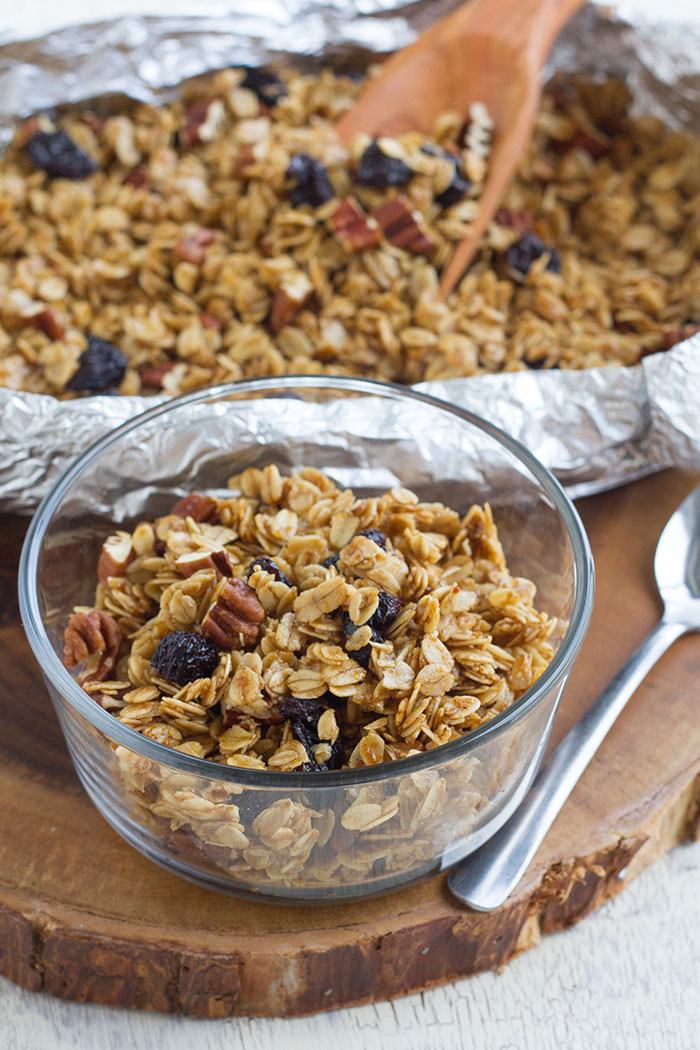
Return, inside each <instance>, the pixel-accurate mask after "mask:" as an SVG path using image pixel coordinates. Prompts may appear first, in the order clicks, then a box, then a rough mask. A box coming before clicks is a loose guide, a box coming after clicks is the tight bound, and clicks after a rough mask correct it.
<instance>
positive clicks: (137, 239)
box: [0, 69, 700, 398]
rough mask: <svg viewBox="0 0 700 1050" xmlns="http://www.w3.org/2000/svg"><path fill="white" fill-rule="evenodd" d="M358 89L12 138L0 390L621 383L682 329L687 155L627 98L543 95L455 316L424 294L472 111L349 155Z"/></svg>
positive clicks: (482, 159) (466, 165)
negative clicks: (371, 381) (254, 383)
mask: <svg viewBox="0 0 700 1050" xmlns="http://www.w3.org/2000/svg"><path fill="white" fill-rule="evenodd" d="M360 88H361V83H360V81H357V80H355V79H352V78H350V77H347V76H342V75H335V74H333V73H331V72H329V71H328V70H324V71H322V72H320V73H318V74H312V75H302V74H300V73H295V72H290V73H286V74H284V75H283V77H282V78H281V79H280V78H279V77H277V76H276V75H275V74H274V73H272V72H269V71H265V70H240V69H237V70H226V71H224V72H222V73H218V74H216V75H214V76H211V77H208V78H202V79H199V80H197V81H196V82H193V83H192V84H189V85H187V87H186V89H185V90H184V93H183V97H182V99H181V100H180V101H178V102H173V103H170V104H167V105H164V106H160V107H157V108H154V107H150V106H146V105H137V106H135V107H134V108H133V109H132V110H130V111H129V112H128V113H127V112H125V113H119V114H116V115H112V116H109V117H107V118H106V119H105V118H103V117H101V116H98V115H97V114H96V113H94V112H92V111H84V112H80V111H78V112H73V113H72V114H68V115H65V116H64V117H63V118H61V120H60V121H59V124H60V127H59V128H58V129H57V128H56V127H55V125H54V124H53V123H52V122H50V121H49V120H48V118H46V117H43V116H40V117H38V118H33V120H31V121H29V122H28V123H27V124H25V125H24V126H23V127H22V128H20V129H19V130H18V133H17V136H16V138H15V141H14V143H13V145H12V146H11V147H10V148H9V150H8V151H7V153H6V155H5V157H4V158H3V159H2V160H1V161H0V385H4V386H8V387H12V388H16V389H22V390H28V391H34V392H39V393H50V394H53V395H56V396H57V397H60V398H66V397H76V396H81V395H83V394H85V393H89V392H98V391H102V390H116V391H118V392H119V393H121V394H126V395H129V394H139V393H146V394H149V393H156V392H162V393H165V394H166V395H176V394H179V393H182V392H185V391H189V390H193V389H197V388H201V387H205V386H208V385H210V384H212V383H219V382H224V381H227V380H235V379H240V378H248V377H251V376H261V375H282V374H298V373H307V374H308V373H323V372H326V373H331V374H351V375H363V376H370V377H374V378H378V379H387V380H396V381H399V382H405V383H415V382H420V381H423V380H434V379H448V378H453V377H460V376H469V375H476V374H481V373H484V372H494V371H501V370H508V371H510V370H520V369H524V368H542V367H544V368H586V367H592V366H598V365H605V364H618V365H629V364H633V363H635V362H636V361H638V360H639V359H640V357H641V356H643V355H644V354H646V353H649V352H653V351H656V350H664V349H668V348H669V347H670V346H672V345H673V344H674V343H675V342H677V341H679V340H680V339H682V338H684V337H685V336H687V335H689V334H692V332H693V331H695V330H697V327H698V324H699V323H700V259H699V255H700V238H699V236H698V230H699V227H698V218H697V216H698V195H699V194H700V174H699V172H700V140H699V139H698V138H696V137H694V136H693V135H691V134H689V133H687V132H678V131H672V130H670V129H668V128H666V127H664V126H663V124H662V123H661V122H660V121H658V120H657V119H655V118H651V117H631V116H630V115H629V112H628V108H629V101H630V99H629V94H628V92H627V89H626V88H625V86H624V84H623V83H622V82H620V81H618V80H609V81H606V82H603V83H598V84H593V83H590V82H586V81H584V80H580V79H563V78H561V77H559V78H556V79H555V80H554V81H553V82H552V83H551V84H550V85H549V87H548V89H547V91H546V92H545V95H544V97H543V100H542V104H541V108H540V111H539V115H538V118H537V123H536V127H535V131H534V134H533V137H532V141H531V143H530V146H529V149H528V151H527V154H526V155H525V157H524V158H523V161H522V163H521V165H520V169H519V172H518V175H517V177H516V178H515V179H514V181H513V182H512V184H511V186H510V188H509V190H508V192H507V194H506V197H505V199H504V201H503V206H502V208H501V210H500V212H499V213H498V215H497V217H496V221H495V222H494V223H493V224H492V225H491V226H490V228H489V230H488V233H487V235H486V237H485V239H484V242H483V244H482V247H481V250H480V252H479V253H478V255H477V257H476V259H475V260H474V262H473V264H472V266H471V267H470V269H469V271H468V273H467V275H466V277H465V278H464V280H463V281H462V283H461V285H460V286H459V288H458V289H457V290H456V291H455V292H454V293H453V294H452V296H451V297H450V298H449V300H448V301H447V302H443V301H442V300H441V299H440V297H439V295H438V280H439V274H440V271H441V268H442V267H443V265H444V264H445V262H446V260H447V259H448V258H449V256H450V253H451V251H452V247H453V245H454V243H455V242H456V241H458V240H459V239H460V238H461V237H462V236H463V235H464V234H465V232H466V231H467V230H468V227H469V223H470V221H471V219H472V217H473V215H474V213H475V209H476V208H477V207H478V195H479V192H480V187H481V185H482V183H483V179H484V177H485V173H486V167H487V163H488V153H489V138H490V121H489V118H488V114H486V113H485V112H484V110H483V107H478V106H477V107H475V108H474V109H473V110H472V112H471V115H470V117H469V119H468V120H467V122H466V125H465V123H464V122H463V120H462V118H461V117H459V116H458V115H457V114H445V115H443V116H442V117H441V118H440V119H439V120H438V121H437V123H436V126H435V128H434V133H433V135H432V137H431V140H430V141H426V139H425V137H424V136H420V135H416V134H413V135H407V136H402V137H401V138H400V139H399V140H391V139H382V140H379V142H374V143H373V142H370V141H369V140H363V139H361V138H360V139H358V141H357V142H355V143H354V144H353V146H352V148H351V149H350V150H348V149H346V148H345V147H344V146H342V145H341V144H340V143H339V142H338V141H337V139H336V137H335V134H334V130H333V128H334V123H335V121H336V119H337V117H338V116H339V114H340V113H342V112H343V111H344V110H345V109H346V108H347V107H348V106H349V105H350V104H351V103H352V101H353V99H354V98H355V97H356V95H357V93H358V91H359V90H360ZM66 139H67V141H66ZM32 142H33V143H34V145H33V146H32V145H31V143H32ZM71 144H72V145H71ZM36 163H39V164H43V166H44V168H45V169H47V170H41V168H37V167H36V166H35V165H36ZM95 164H97V165H98V166H99V170H97V171H96V172H93V171H92V168H93V167H94V165H95ZM61 165H63V167H61ZM66 165H67V167H66ZM51 173H54V174H53V175H52V174H51ZM56 173H58V174H56ZM61 173H63V176H64V177H60V174H61ZM65 176H68V177H65ZM107 347H111V350H108V349H106V348H107Z"/></svg>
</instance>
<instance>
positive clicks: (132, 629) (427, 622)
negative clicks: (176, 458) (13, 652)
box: [64, 465, 556, 771]
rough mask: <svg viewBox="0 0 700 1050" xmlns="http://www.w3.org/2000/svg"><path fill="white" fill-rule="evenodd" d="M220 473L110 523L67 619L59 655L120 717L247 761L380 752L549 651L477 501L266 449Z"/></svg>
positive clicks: (545, 620)
mask: <svg viewBox="0 0 700 1050" xmlns="http://www.w3.org/2000/svg"><path fill="white" fill-rule="evenodd" d="M229 487H230V488H232V490H233V491H232V494H231V496H230V498H214V497H210V496H203V495H200V494H192V495H190V496H187V497H185V498H184V499H183V500H180V501H178V503H176V504H175V506H174V508H173V510H172V512H171V513H170V514H168V515H166V516H164V517H161V518H158V519H157V520H156V521H154V522H140V523H139V524H138V525H137V526H136V528H135V529H134V530H133V531H131V532H129V531H126V530H120V531H118V532H117V533H115V534H114V535H112V536H109V537H107V538H106V539H105V541H104V544H103V549H102V553H101V555H100V558H99V563H98V580H99V582H98V584H97V589H96V596H95V604H94V608H85V607H80V608H78V609H76V610H75V611H74V613H73V616H72V617H71V619H70V622H69V625H68V628H67V630H66V650H65V657H64V659H65V662H66V664H67V666H69V667H74V666H78V667H81V669H80V671H79V673H78V681H79V682H80V683H81V684H82V685H83V687H84V688H85V689H86V691H87V692H88V693H90V694H91V695H92V696H93V697H94V698H95V700H96V701H97V702H98V703H100V704H102V706H104V707H105V708H106V709H107V710H109V711H111V713H112V714H113V715H114V716H115V717H116V718H118V719H119V720H120V721H122V722H123V723H124V724H125V725H128V726H130V727H131V728H132V729H135V730H136V731H138V732H140V733H143V734H145V735H146V736H149V737H150V738H151V739H153V740H157V741H158V742H160V743H164V744H166V745H167V746H170V747H173V748H175V749H176V750H179V751H184V752H185V753H187V754H189V755H194V756H197V757H199V758H206V759H208V760H209V761H212V762H218V763H222V764H225V765H229V766H241V767H244V768H247V769H251V768H252V769H261V770H263V769H270V770H278V771H293V770H299V771H301V770H307V771H308V770H326V769H340V768H354V767H360V766H373V765H376V764H378V763H380V762H391V761H395V760H397V759H401V758H405V757H407V756H410V755H413V754H419V753H420V752H422V751H426V750H431V749H433V748H436V747H438V746H440V745H441V744H444V743H447V742H449V741H451V740H456V739H458V738H459V737H460V736H461V735H463V734H464V733H468V732H469V731H470V730H471V729H473V728H474V727H476V726H479V725H482V724H483V723H485V722H488V721H489V720H490V719H492V718H494V717H495V716H496V715H498V714H500V713H501V712H502V711H504V710H505V709H506V708H507V707H509V706H510V705H511V704H512V703H513V702H514V701H515V700H517V699H518V697H520V696H521V695H522V694H523V693H524V692H525V690H527V689H528V688H529V687H530V686H531V685H532V684H533V682H535V681H536V680H537V678H538V677H539V676H540V674H541V673H542V672H543V671H544V669H545V668H546V667H547V665H548V663H549V662H550V660H551V658H552V656H553V652H554V649H553V645H552V640H551V636H552V632H553V630H554V629H555V627H556V620H554V619H552V618H551V617H549V616H548V615H547V614H546V613H544V612H539V611H538V610H537V609H536V608H535V605H534V599H535V586H534V584H533V583H531V582H530V581H529V580H526V579H520V578H514V577H513V576H512V575H511V574H510V573H509V572H508V568H507V565H506V562H505V558H504V554H503V550H502V548H501V545H500V542H499V539H498V534H497V529H496V526H495V523H494V520H493V516H492V513H491V510H490V508H489V506H488V504H486V505H485V506H484V507H480V506H476V505H475V506H472V507H471V508H470V509H469V510H468V511H467V513H466V514H465V515H463V516H460V515H459V514H458V513H457V512H456V511H455V510H452V509H450V508H449V507H446V506H444V505H443V504H441V503H422V502H420V501H419V500H418V497H417V496H416V495H415V494H414V493H412V492H410V491H409V490H407V489H404V488H394V489H391V490H390V491H389V492H386V493H384V494H383V495H381V496H377V497H371V498H359V497H357V496H355V494H354V493H353V491H352V490H351V489H342V488H339V487H338V486H336V484H335V483H334V482H333V481H332V480H331V479H330V478H329V477H327V476H326V475H324V474H322V473H320V472H319V471H318V470H315V469H310V468H305V469H302V470H300V471H299V472H297V473H295V474H293V475H291V476H289V477H283V476H282V475H281V474H280V472H279V470H278V469H277V467H276V466H274V465H271V466H268V467H265V468H264V469H263V470H258V469H253V468H251V469H248V470H246V471H244V473H243V474H241V475H240V476H238V477H235V478H232V479H231V480H230V481H229ZM115 639H117V641H116V648H115ZM119 640H120V641H119ZM100 643H102V644H100ZM86 657H87V662H85V663H84V664H83V661H85V660H86ZM96 668H99V673H96ZM105 679H109V681H105Z"/></svg>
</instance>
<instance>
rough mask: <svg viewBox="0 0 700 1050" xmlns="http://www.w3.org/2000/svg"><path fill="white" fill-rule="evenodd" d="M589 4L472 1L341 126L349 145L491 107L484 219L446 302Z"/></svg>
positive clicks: (460, 256) (450, 279)
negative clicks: (545, 77)
mask: <svg viewBox="0 0 700 1050" xmlns="http://www.w3.org/2000/svg"><path fill="white" fill-rule="evenodd" d="M583 2H584V0H470V2H469V3H468V4H465V5H464V6H463V7H460V8H458V10H457V11H455V12H454V13H453V14H451V15H448V16H447V17H446V18H443V19H441V20H440V21H439V22H436V23H435V25H433V26H431V28H430V29H428V30H427V31H426V32H425V33H422V34H421V36H420V37H419V38H418V40H416V41H415V43H413V44H411V45H410V46H409V47H407V48H404V49H403V50H402V51H399V52H397V54H395V55H393V56H392V57H391V58H390V59H388V60H387V62H386V63H385V64H384V66H383V68H382V70H381V72H380V73H379V75H378V76H377V77H376V78H375V79H374V80H372V81H371V82H370V83H369V84H368V86H367V87H366V88H365V90H364V91H363V92H362V94H361V95H360V97H359V99H358V100H357V102H356V103H355V105H354V106H352V107H351V109H349V110H348V112H347V113H345V114H344V115H343V116H342V117H341V119H340V121H339V123H338V133H339V135H340V137H341V138H342V139H343V141H345V142H350V141H351V140H352V138H353V137H354V136H355V135H357V134H359V133H360V132H365V133H366V134H369V135H372V136H375V137H376V136H379V135H400V134H402V133H403V132H406V131H412V130H418V131H422V132H424V133H425V134H430V133H431V132H432V130H433V125H434V122H435V118H436V117H437V116H438V115H439V114H440V113H444V112H446V111H448V110H457V111H458V112H460V113H462V114H464V115H465V116H466V115H467V113H468V111H469V107H470V105H471V104H472V103H473V102H483V103H484V104H485V106H486V108H487V109H488V111H489V114H490V115H491V117H492V118H493V120H494V124H495V128H494V141H493V147H492V150H491V156H490V160H489V168H488V172H487V177H486V181H485V182H484V186H483V191H482V194H481V197H480V198H479V211H478V214H477V216H476V218H475V219H474V222H473V223H472V227H471V230H470V232H469V234H468V236H467V237H465V238H464V240H462V241H461V242H460V243H459V244H458V245H457V247H456V248H455V251H454V254H453V256H452V259H451V260H450V262H449V263H448V265H447V266H446V267H445V269H444V271H443V273H442V278H441V284H440V287H441V291H442V294H443V295H444V296H447V295H448V294H449V293H450V291H452V289H453V288H454V286H455V285H456V284H457V282H458V281H459V280H460V278H461V276H462V274H463V273H464V271H465V270H466V268H467V266H468V265H469V263H470V261H471V259H472V257H473V255H474V252H475V251H476V249H477V247H478V245H479V241H480V240H481V237H482V236H483V233H484V231H485V230H486V227H487V226H488V224H489V222H491V219H492V218H493V216H494V214H495V212H496V210H497V208H498V206H499V205H500V203H501V200H502V199H503V194H504V193H505V190H506V187H507V185H508V182H509V181H510V179H511V177H512V175H513V173H514V171H515V169H516V167H517V164H518V161H519V159H520V157H521V156H522V154H523V152H524V150H525V147H526V145H527V142H528V139H529V137H530V133H531V131H532V127H533V124H534V121H535V114H536V111H537V105H538V102H539V97H540V89H541V85H540V73H541V69H542V66H543V65H544V62H545V59H546V57H547V55H548V53H549V49H550V47H551V45H552V43H553V41H554V38H555V37H556V35H557V33H558V32H559V30H560V29H561V28H562V26H563V25H564V23H565V22H566V21H567V20H568V19H569V18H570V16H571V15H572V14H573V13H574V11H576V10H577V9H578V8H579V7H581V5H582V3H583Z"/></svg>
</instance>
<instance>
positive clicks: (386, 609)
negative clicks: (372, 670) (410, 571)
mask: <svg viewBox="0 0 700 1050" xmlns="http://www.w3.org/2000/svg"><path fill="white" fill-rule="evenodd" d="M382 535H383V534H382ZM402 608H403V602H402V601H401V600H400V599H399V598H395V597H394V595H393V594H389V593H388V591H380V592H379V595H378V603H377V608H376V609H375V611H374V612H373V613H372V615H371V616H370V618H369V620H367V623H366V624H365V625H364V626H366V627H369V629H370V631H371V632H372V637H371V640H370V641H371V642H383V641H384V633H385V631H386V629H387V627H388V626H389V624H391V623H393V622H394V620H395V619H396V617H397V616H398V615H399V613H400V612H401V609H402ZM342 627H343V647H345V643H346V642H347V640H348V638H350V637H351V636H352V635H353V634H354V633H355V631H356V630H357V629H358V625H357V624H356V623H354V622H353V621H352V620H351V619H350V616H349V614H348V613H347V612H343V616H342ZM345 651H346V653H347V654H348V656H350V657H351V658H352V659H353V660H355V661H356V662H357V663H358V664H359V665H360V666H361V667H364V668H365V669H367V668H368V667H369V660H370V657H371V655H372V646H371V644H370V643H368V644H367V645H363V646H362V648H361V649H345Z"/></svg>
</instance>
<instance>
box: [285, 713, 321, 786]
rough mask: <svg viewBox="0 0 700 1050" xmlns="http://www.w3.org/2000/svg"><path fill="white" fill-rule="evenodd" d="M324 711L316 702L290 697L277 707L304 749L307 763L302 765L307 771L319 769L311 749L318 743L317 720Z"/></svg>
mask: <svg viewBox="0 0 700 1050" xmlns="http://www.w3.org/2000/svg"><path fill="white" fill-rule="evenodd" d="M324 711H325V707H324V706H323V704H321V703H319V701H318V700H297V699H296V698H295V697H292V696H290V697H288V698H287V699H286V700H283V701H282V703H281V704H280V706H279V713H280V714H281V715H282V717H283V718H287V719H289V724H290V725H291V727H292V729H293V730H294V735H295V736H296V738H297V740H299V741H300V743H302V744H303V745H304V747H305V749H306V754H307V755H308V757H309V761H308V762H307V763H304V769H306V770H307V771H311V770H319V769H320V768H321V767H320V766H319V764H318V762H317V761H316V759H315V758H314V753H313V750H312V749H313V748H314V747H315V746H316V744H318V743H320V740H319V736H318V720H319V718H320V717H321V715H322V714H323V712H324Z"/></svg>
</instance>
